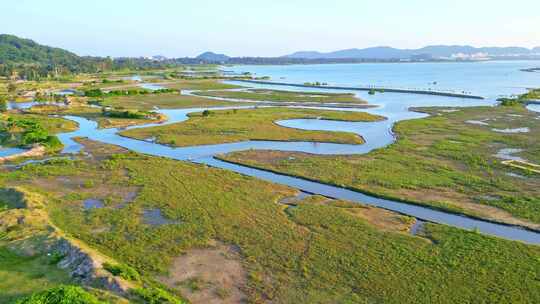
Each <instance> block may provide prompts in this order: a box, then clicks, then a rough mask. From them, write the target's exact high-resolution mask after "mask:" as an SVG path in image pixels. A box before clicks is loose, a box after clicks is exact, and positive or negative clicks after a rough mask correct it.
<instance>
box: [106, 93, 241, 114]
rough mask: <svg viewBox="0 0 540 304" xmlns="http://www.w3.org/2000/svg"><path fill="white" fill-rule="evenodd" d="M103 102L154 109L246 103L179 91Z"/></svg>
mask: <svg viewBox="0 0 540 304" xmlns="http://www.w3.org/2000/svg"><path fill="white" fill-rule="evenodd" d="M102 104H103V105H104V106H111V107H115V108H118V107H122V108H126V109H136V110H152V109H154V108H155V107H157V108H160V109H184V108H197V107H219V106H234V105H245V103H238V102H237V103H235V102H228V101H219V100H212V99H208V98H204V97H197V96H188V95H181V94H179V93H174V94H159V95H136V96H119V97H108V98H106V99H105V100H104V101H103V102H102Z"/></svg>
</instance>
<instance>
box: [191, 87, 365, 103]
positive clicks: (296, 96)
mask: <svg viewBox="0 0 540 304" xmlns="http://www.w3.org/2000/svg"><path fill="white" fill-rule="evenodd" d="M195 94H197V95H199V96H212V97H224V98H234V99H246V100H257V101H273V102H299V103H310V102H316V103H365V101H363V100H361V99H358V98H357V97H356V96H355V95H354V94H348V93H345V94H338V93H318V92H317V93H314V92H290V91H278V90H263V89H251V90H248V91H201V92H195Z"/></svg>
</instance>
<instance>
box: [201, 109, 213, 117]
mask: <svg viewBox="0 0 540 304" xmlns="http://www.w3.org/2000/svg"><path fill="white" fill-rule="evenodd" d="M210 114H212V112H210V111H209V110H204V111H203V112H202V116H203V117H208V116H210Z"/></svg>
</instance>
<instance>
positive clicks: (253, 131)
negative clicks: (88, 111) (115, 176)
mask: <svg viewBox="0 0 540 304" xmlns="http://www.w3.org/2000/svg"><path fill="white" fill-rule="evenodd" d="M189 117H190V119H189V120H188V121H186V122H182V123H177V124H171V125H167V126H158V127H151V128H141V129H133V130H127V131H124V132H122V133H121V134H122V135H124V136H128V137H133V138H138V139H146V138H150V137H155V138H156V140H157V141H158V142H160V143H165V144H170V145H173V146H193V145H204V144H219V143H228V142H238V141H245V140H286V141H317V142H337V143H352V144H360V143H362V142H363V141H362V138H360V137H358V136H356V135H355V134H351V133H346V132H324V131H304V130H298V129H292V128H284V127H280V126H278V125H276V124H275V123H274V121H276V120H284V119H294V118H317V117H322V118H324V119H331V120H347V121H375V120H378V119H382V118H381V117H378V116H374V115H370V114H367V113H363V112H340V111H329V110H313V109H293V108H279V107H277V108H258V109H243V110H220V111H211V112H200V113H192V114H189Z"/></svg>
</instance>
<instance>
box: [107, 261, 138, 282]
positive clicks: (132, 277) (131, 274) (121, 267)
mask: <svg viewBox="0 0 540 304" xmlns="http://www.w3.org/2000/svg"><path fill="white" fill-rule="evenodd" d="M103 268H104V269H105V270H107V271H108V272H110V273H111V274H112V275H114V276H117V277H121V278H122V279H125V280H128V281H139V280H140V278H141V276H140V275H139V273H138V272H137V270H135V269H133V268H132V267H129V266H128V265H125V264H117V265H112V264H110V263H104V264H103Z"/></svg>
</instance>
